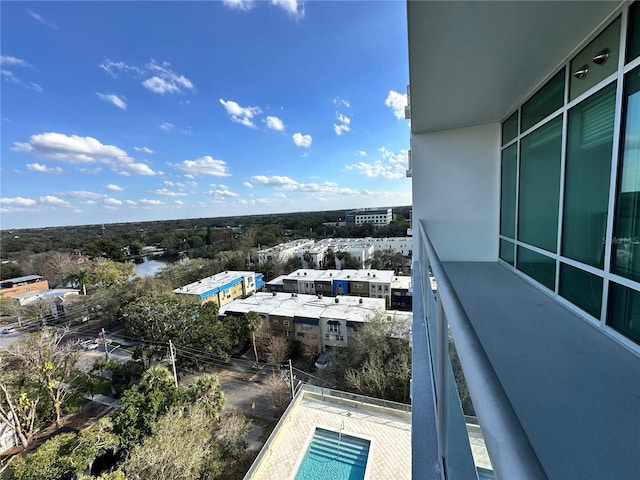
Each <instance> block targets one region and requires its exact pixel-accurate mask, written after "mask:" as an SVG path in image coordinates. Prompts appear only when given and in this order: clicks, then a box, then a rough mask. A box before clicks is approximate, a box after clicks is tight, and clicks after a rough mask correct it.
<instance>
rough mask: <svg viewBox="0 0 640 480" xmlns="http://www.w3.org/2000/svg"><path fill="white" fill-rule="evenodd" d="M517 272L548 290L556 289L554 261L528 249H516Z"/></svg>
mask: <svg viewBox="0 0 640 480" xmlns="http://www.w3.org/2000/svg"><path fill="white" fill-rule="evenodd" d="M517 268H518V270H520V271H521V272H524V273H526V274H527V275H529V276H530V277H531V278H533V279H534V280H537V281H538V282H540V283H541V284H542V285H544V286H545V287H547V288H549V289H550V290H555V287H556V261H555V260H554V259H553V258H549V257H547V256H546V255H540V254H539V253H538V252H534V251H532V250H529V249H528V248H523V247H518V264H517Z"/></svg>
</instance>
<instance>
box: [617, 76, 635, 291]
mask: <svg viewBox="0 0 640 480" xmlns="http://www.w3.org/2000/svg"><path fill="white" fill-rule="evenodd" d="M623 125H624V127H623V132H622V135H623V137H624V138H623V140H622V144H621V145H622V149H621V150H622V151H621V157H622V158H621V164H620V167H619V178H618V196H617V199H616V200H617V205H616V221H615V227H614V234H613V239H612V244H613V247H612V248H613V258H612V259H611V264H612V270H613V271H614V272H616V273H617V274H619V275H623V276H625V277H628V278H631V279H633V280H636V281H640V67H638V68H636V69H634V70H632V71H631V72H629V74H628V75H627V77H626V79H625V86H624V118H623Z"/></svg>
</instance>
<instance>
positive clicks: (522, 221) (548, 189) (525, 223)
mask: <svg viewBox="0 0 640 480" xmlns="http://www.w3.org/2000/svg"><path fill="white" fill-rule="evenodd" d="M561 147H562V117H558V118H556V119H555V120H553V121H551V122H549V123H547V124H546V125H544V126H542V127H540V128H539V129H538V130H536V131H535V132H533V133H530V134H529V135H527V136H526V137H525V138H524V139H523V140H522V142H521V146H520V149H521V150H520V200H519V202H518V240H521V241H523V242H525V243H529V244H531V245H535V246H536V247H540V248H544V249H545V250H549V251H552V252H555V251H556V247H557V237H558V204H559V199H560V155H561Z"/></svg>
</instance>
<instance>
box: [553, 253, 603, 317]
mask: <svg viewBox="0 0 640 480" xmlns="http://www.w3.org/2000/svg"><path fill="white" fill-rule="evenodd" d="M559 293H560V296H562V297H564V298H566V299H567V300H569V301H570V302H571V303H573V304H574V305H576V306H577V307H579V308H581V309H582V310H584V311H585V312H587V313H588V314H589V315H591V316H592V317H595V318H600V313H601V312H600V311H601V308H602V278H600V277H598V276H596V275H592V274H591V273H589V272H585V271H584V270H580V269H578V268H574V267H572V266H571V265H565V264H563V263H562V264H560V286H559Z"/></svg>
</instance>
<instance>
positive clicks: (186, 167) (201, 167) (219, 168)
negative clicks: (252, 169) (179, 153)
mask: <svg viewBox="0 0 640 480" xmlns="http://www.w3.org/2000/svg"><path fill="white" fill-rule="evenodd" d="M174 167H176V168H177V169H178V170H182V171H183V172H186V173H187V174H188V175H191V177H189V178H193V175H210V176H214V177H228V176H229V175H231V174H230V173H228V172H227V163H226V162H225V161H224V160H216V159H214V158H213V157H212V156H210V155H206V156H204V157H202V158H198V159H197V160H184V161H183V162H182V163H178V164H176V165H174Z"/></svg>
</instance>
